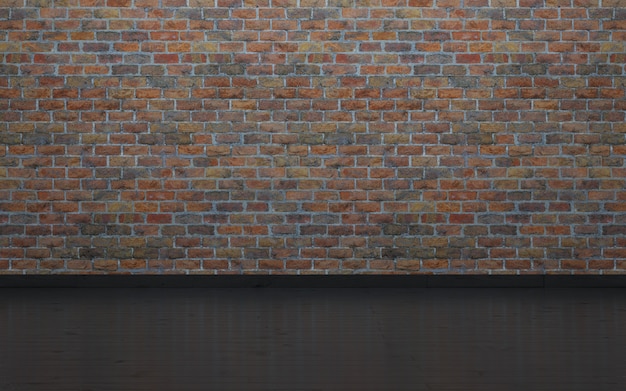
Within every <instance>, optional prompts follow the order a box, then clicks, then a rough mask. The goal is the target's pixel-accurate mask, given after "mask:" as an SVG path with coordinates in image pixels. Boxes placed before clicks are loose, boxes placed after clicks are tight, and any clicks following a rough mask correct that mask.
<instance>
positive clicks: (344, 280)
mask: <svg viewBox="0 0 626 391" xmlns="http://www.w3.org/2000/svg"><path fill="white" fill-rule="evenodd" d="M625 287H626V275H623V276H622V275H619V276H616V275H611V276H589V275H527V276H523V275H522V276H509V275H506V276H505V275H495V276H494V275H397V276H392V275H304V276H295V275H289V276H285V275H282V276H272V275H222V276H215V275H211V276H207V275H0V288H625Z"/></svg>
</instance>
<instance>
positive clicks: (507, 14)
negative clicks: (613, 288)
mask: <svg viewBox="0 0 626 391" xmlns="http://www.w3.org/2000/svg"><path fill="white" fill-rule="evenodd" d="M625 42H626V1H624V0H464V1H461V0H0V273H206V274H213V273H215V274H226V273H230V274H233V273H235V274H238V273H271V274H279V273H290V274H311V273H320V274H338V273H341V274H352V273H381V274H382V273H398V274H405V273H453V274H458V273H483V274H489V273H494V274H495V273H511V274H529V273H593V274H609V273H626V192H624V187H625V185H626V165H625V164H624V159H625V155H626V139H625V137H626V122H625V118H624V116H625V112H626V99H625V95H624V94H625V86H626V73H625V63H626V50H625Z"/></svg>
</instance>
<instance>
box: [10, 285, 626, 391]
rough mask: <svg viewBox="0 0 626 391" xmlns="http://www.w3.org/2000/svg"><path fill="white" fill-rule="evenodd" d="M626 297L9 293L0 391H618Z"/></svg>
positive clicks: (611, 293)
mask: <svg viewBox="0 0 626 391" xmlns="http://www.w3.org/2000/svg"><path fill="white" fill-rule="evenodd" d="M624 389H626V290H620V289H579V290H570V289H493V288H491V289H212V290H210V289H207V290H203V289H0V390H2V391H5V390H16V391H24V390H26V391H31V390H32V391H38V390H45V391H55V390H63V391H71V390H80V391H87V390H106V391H111V390H129V391H131V390H132V391H141V390H150V391H158V390H181V391H185V390H218V391H225V390H242V391H243V390H276V391H278V390H281V391H282V390H284V391H299V390H302V391H304V390H381V391H387V390H389V391H394V390H441V391H445V390H464V391H465V390H481V391H482V390H502V391H511V390H524V391H538V390H551V391H552V390H568V391H572V390H593V391H600V390H620V391H622V390H624Z"/></svg>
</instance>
